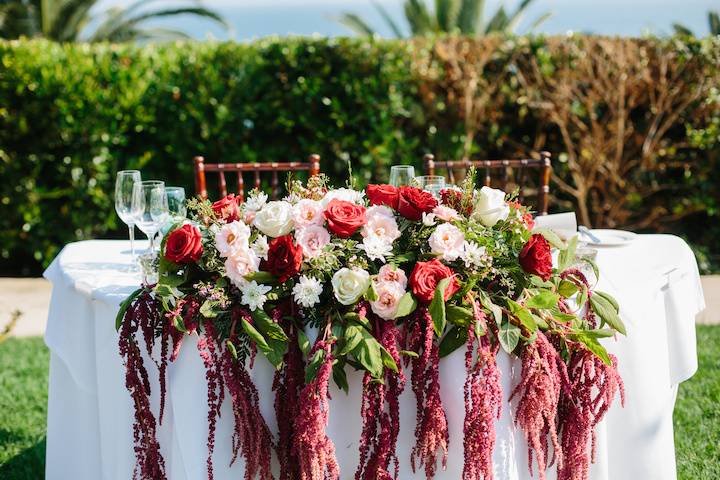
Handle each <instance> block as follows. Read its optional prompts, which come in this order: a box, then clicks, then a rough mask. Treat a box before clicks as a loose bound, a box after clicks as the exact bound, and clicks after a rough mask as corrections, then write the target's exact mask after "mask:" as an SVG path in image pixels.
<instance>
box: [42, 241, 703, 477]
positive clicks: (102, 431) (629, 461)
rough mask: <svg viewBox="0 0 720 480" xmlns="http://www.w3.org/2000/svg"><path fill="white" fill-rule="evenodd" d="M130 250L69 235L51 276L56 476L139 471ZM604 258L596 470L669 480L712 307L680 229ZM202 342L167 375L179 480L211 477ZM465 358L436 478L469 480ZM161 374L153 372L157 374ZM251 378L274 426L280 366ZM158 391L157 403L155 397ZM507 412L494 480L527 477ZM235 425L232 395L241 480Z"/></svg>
mask: <svg viewBox="0 0 720 480" xmlns="http://www.w3.org/2000/svg"><path fill="white" fill-rule="evenodd" d="M127 247H128V244H127V243H126V242H120V241H85V242H78V243H73V244H70V245H67V246H66V247H65V248H64V249H63V251H62V252H61V253H60V254H59V255H58V257H57V258H56V259H55V261H54V262H53V263H52V265H50V267H48V269H47V271H46V272H45V277H46V278H48V279H49V280H50V281H51V282H52V283H53V293H52V300H51V305H50V313H49V319H48V327H47V332H46V334H45V341H46V343H47V345H48V347H49V348H50V350H51V361H50V362H51V363H50V386H49V400H48V429H47V466H46V476H47V478H48V479H50V480H53V479H63V480H65V479H69V478H73V479H92V480H96V479H122V480H127V479H130V478H131V477H132V468H133V463H134V455H133V450H132V419H133V410H132V405H131V403H130V398H129V395H128V393H127V391H126V390H125V383H124V367H123V365H122V362H121V359H120V356H119V354H118V346H117V340H118V338H117V333H116V332H115V328H114V323H115V322H114V319H115V314H116V312H117V310H118V305H119V303H120V302H121V301H122V300H123V299H124V298H125V297H126V296H127V295H128V294H129V293H130V292H131V291H132V290H133V289H134V288H136V285H137V284H138V282H139V278H138V277H137V276H134V275H132V274H129V273H123V272H122V271H121V270H122V269H123V268H124V267H125V266H126V265H127V263H128V261H129V255H128V252H127ZM598 264H599V265H600V269H601V275H602V278H601V279H600V283H599V285H598V288H599V289H601V290H605V291H607V292H609V293H611V294H612V295H614V296H615V297H616V298H617V299H618V301H619V302H620V305H621V311H620V314H621V316H622V318H623V320H624V321H625V323H626V325H627V331H628V336H627V337H621V338H619V339H618V341H617V342H615V341H612V340H610V341H608V342H606V345H607V347H608V349H609V350H610V351H611V352H612V353H615V354H616V355H617V356H618V359H619V362H620V371H621V374H622V377H623V379H624V381H625V390H626V406H625V408H620V404H619V402H618V403H617V404H616V405H615V406H614V407H613V409H612V410H611V411H610V413H609V414H608V416H607V418H606V421H605V422H603V424H601V425H600V426H599V429H598V442H597V446H598V449H597V458H596V463H595V464H594V465H593V467H592V472H591V478H592V479H593V480H624V479H627V480H651V479H652V480H674V479H675V478H676V474H675V471H676V468H675V451H674V445H673V427H672V412H673V407H674V403H675V395H676V393H677V385H678V384H679V383H681V382H682V381H684V380H686V379H688V378H689V377H690V376H692V375H693V373H694V372H695V370H696V368H697V356H696V350H695V316H696V314H697V313H699V312H700V311H701V310H702V309H703V308H704V302H703V296H702V289H701V286H700V277H699V274H698V270H697V265H696V262H695V258H694V256H693V254H692V251H691V250H690V249H689V247H688V246H687V245H686V244H685V243H684V242H683V241H682V240H681V239H679V238H676V237H673V236H668V235H641V236H639V237H638V239H637V240H636V241H635V242H634V243H633V244H631V245H630V246H627V247H622V248H605V249H601V250H600V252H599V255H598ZM194 344H195V339H188V340H186V342H185V344H184V345H183V348H182V352H181V354H180V356H179V358H178V360H177V361H176V362H175V363H174V364H172V365H171V366H170V368H169V371H168V375H169V377H168V383H169V390H168V391H169V394H168V408H167V410H166V417H165V420H164V422H163V425H162V427H161V428H160V431H159V436H160V441H161V444H162V448H163V455H164V458H165V461H166V465H167V472H168V475H169V478H171V479H172V480H183V479H188V480H200V479H204V478H206V477H207V474H206V465H205V459H206V452H207V450H206V438H207V418H206V411H207V400H206V393H207V389H206V387H205V383H204V381H205V380H204V368H203V365H202V362H201V360H200V357H199V355H198V353H197V350H196V348H195V345H194ZM463 354H464V349H460V350H458V351H456V352H455V353H454V354H452V355H451V356H450V357H448V358H446V359H444V360H442V361H441V372H440V373H441V377H440V380H441V395H442V398H443V402H444V405H445V409H446V412H447V415H448V421H449V429H450V455H449V459H448V468H447V471H446V472H440V474H439V475H438V477H437V478H443V479H457V478H461V472H462V460H463V453H462V422H463V416H464V404H463V398H462V386H463V382H464V380H465V369H464V363H463ZM498 359H499V364H500V368H501V372H502V383H503V388H504V392H505V394H506V396H507V395H508V394H509V392H510V391H511V386H512V385H515V384H516V383H517V381H518V377H519V373H520V367H519V362H517V361H516V360H511V359H510V357H508V356H507V355H505V354H503V353H501V354H500V355H499V357H498ZM154 370H156V369H154V368H149V371H150V372H151V374H152V373H153V371H154ZM252 376H253V378H254V381H255V383H256V385H257V387H258V390H259V392H260V395H261V403H262V413H263V415H264V416H265V418H266V420H267V422H268V424H269V425H270V426H271V428H273V429H276V425H275V420H274V412H273V408H272V404H273V398H274V397H273V393H272V391H271V383H272V380H271V379H272V370H271V367H270V365H269V364H268V362H267V361H266V360H265V359H264V358H261V357H260V356H259V357H258V361H257V362H256V365H255V368H254V370H253V371H252ZM155 382H157V380H155ZM349 382H350V386H351V387H350V394H349V395H345V394H344V393H342V392H339V391H337V389H336V388H334V385H333V388H332V397H333V400H332V402H331V411H330V425H329V427H328V432H329V435H330V437H331V439H332V440H333V441H334V443H335V447H336V451H337V456H338V460H339V462H340V466H341V469H342V473H341V476H342V478H343V479H347V478H352V476H353V474H354V471H355V467H356V462H357V458H358V454H357V448H358V445H357V443H358V439H359V437H360V429H361V423H360V416H359V412H360V394H361V376H360V374H358V373H354V374H349ZM155 384H157V383H155ZM156 390H157V389H156ZM226 398H227V397H226ZM154 401H155V412H157V398H155V399H154ZM401 412H402V413H401V435H400V441H399V445H398V453H399V457H400V459H401V473H400V478H402V479H403V480H405V479H413V478H418V479H419V478H424V477H423V476H422V475H421V474H417V475H413V474H412V473H411V471H410V467H409V461H408V459H409V454H410V449H411V448H412V443H413V431H414V421H415V403H414V398H413V394H412V392H411V390H410V388H407V389H406V392H405V393H404V394H403V396H402V398H401ZM513 415H514V405H511V404H508V403H507V402H505V404H504V406H503V415H502V418H501V419H500V420H499V421H498V422H497V424H496V429H497V445H496V449H495V456H494V461H495V462H494V463H495V478H496V479H499V480H517V479H529V478H531V477H530V474H529V473H528V470H527V449H526V445H525V442H524V440H523V437H522V433H521V432H520V431H517V430H515V429H514V428H513V426H512V418H513ZM231 422H232V415H231V414H230V410H229V404H228V402H227V401H226V404H225V405H224V410H223V414H222V418H221V420H220V421H219V424H218V431H217V438H216V442H215V445H216V448H215V455H214V461H215V478H216V479H218V480H222V479H226V478H227V479H231V478H232V479H236V478H242V473H243V465H242V462H241V461H240V462H237V463H236V464H235V465H234V466H233V467H232V468H228V462H229V460H230V458H231V455H230V448H231V447H230V445H231V442H230V437H231V429H232V425H231ZM535 478H537V474H536V475H535ZM549 478H554V474H550V475H549Z"/></svg>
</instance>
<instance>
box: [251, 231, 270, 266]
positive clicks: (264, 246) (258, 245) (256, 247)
mask: <svg viewBox="0 0 720 480" xmlns="http://www.w3.org/2000/svg"><path fill="white" fill-rule="evenodd" d="M250 248H252V250H253V252H255V255H257V256H258V257H260V258H262V259H263V260H267V259H268V250H270V247H269V246H268V241H267V237H266V236H265V235H260V236H258V237H257V238H256V239H255V241H254V242H253V243H252V245H250Z"/></svg>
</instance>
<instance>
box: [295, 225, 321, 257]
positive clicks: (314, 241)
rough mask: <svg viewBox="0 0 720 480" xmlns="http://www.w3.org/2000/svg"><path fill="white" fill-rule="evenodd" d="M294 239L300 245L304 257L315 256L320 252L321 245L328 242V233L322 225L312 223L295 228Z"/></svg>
mask: <svg viewBox="0 0 720 480" xmlns="http://www.w3.org/2000/svg"><path fill="white" fill-rule="evenodd" d="M295 240H297V243H298V245H300V246H301V247H302V251H303V255H305V257H306V258H315V257H317V256H318V255H320V254H321V253H322V250H323V247H325V245H327V244H328V243H330V233H329V232H328V231H327V230H325V229H324V228H323V227H318V226H317V225H312V226H309V227H305V228H302V229H300V230H297V231H296V232H295Z"/></svg>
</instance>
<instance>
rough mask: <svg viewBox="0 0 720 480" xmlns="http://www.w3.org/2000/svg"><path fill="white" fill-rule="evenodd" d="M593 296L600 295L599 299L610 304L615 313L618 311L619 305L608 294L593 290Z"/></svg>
mask: <svg viewBox="0 0 720 480" xmlns="http://www.w3.org/2000/svg"><path fill="white" fill-rule="evenodd" d="M593 295H600V296H601V297H603V298H604V299H605V300H607V301H608V302H610V303H611V304H612V306H613V307H614V308H615V311H616V312H619V311H620V304H619V303H618V302H617V300H615V297H613V296H612V295H610V294H609V293H605V292H601V291H599V290H595V291H593Z"/></svg>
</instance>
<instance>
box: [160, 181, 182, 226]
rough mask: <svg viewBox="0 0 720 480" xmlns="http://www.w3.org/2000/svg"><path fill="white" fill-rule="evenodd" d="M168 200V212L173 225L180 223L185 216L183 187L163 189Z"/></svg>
mask: <svg viewBox="0 0 720 480" xmlns="http://www.w3.org/2000/svg"><path fill="white" fill-rule="evenodd" d="M165 194H166V195H167V198H168V212H170V218H171V219H172V222H173V223H178V222H182V221H183V220H185V217H186V216H187V207H186V206H185V189H184V188H183V187H165Z"/></svg>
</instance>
